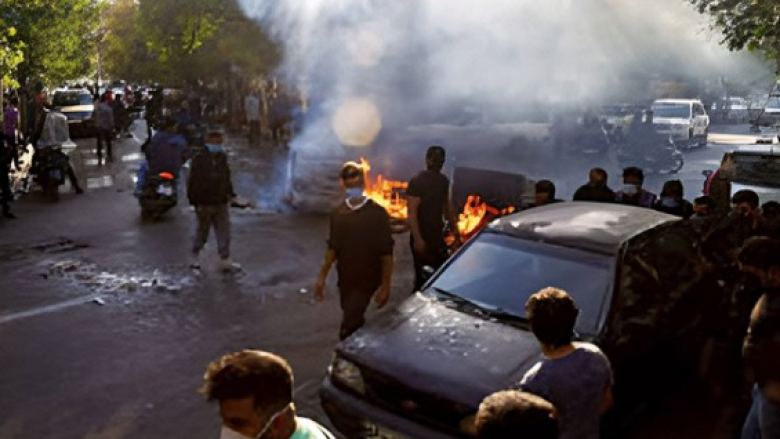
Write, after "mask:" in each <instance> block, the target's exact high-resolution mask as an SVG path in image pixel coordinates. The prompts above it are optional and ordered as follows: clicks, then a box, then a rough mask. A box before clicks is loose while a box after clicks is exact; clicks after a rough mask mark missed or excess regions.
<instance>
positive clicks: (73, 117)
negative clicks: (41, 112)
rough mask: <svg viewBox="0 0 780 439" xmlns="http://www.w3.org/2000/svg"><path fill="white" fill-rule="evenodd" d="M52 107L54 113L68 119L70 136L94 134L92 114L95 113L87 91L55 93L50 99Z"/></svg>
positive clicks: (91, 98) (93, 103)
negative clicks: (56, 112) (58, 113)
mask: <svg viewBox="0 0 780 439" xmlns="http://www.w3.org/2000/svg"><path fill="white" fill-rule="evenodd" d="M52 106H53V107H54V110H55V111H58V112H60V113H62V114H64V115H65V117H67V118H68V125H69V126H70V132H71V134H72V135H76V134H79V135H82V136H89V135H92V134H94V131H95V125H94V120H92V114H93V113H94V111H95V102H94V98H93V96H92V95H91V94H90V93H89V91H87V90H66V91H57V92H56V93H54V97H53V98H52Z"/></svg>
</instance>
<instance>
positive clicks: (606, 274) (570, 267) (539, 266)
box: [430, 232, 613, 335]
mask: <svg viewBox="0 0 780 439" xmlns="http://www.w3.org/2000/svg"><path fill="white" fill-rule="evenodd" d="M611 264H612V258H611V257H607V256H603V255H598V254H594V253H589V252H584V251H578V250H574V249H565V248H562V247H555V246H552V245H546V244H539V243H534V242H530V241H525V240H523V239H520V238H517V237H512V236H508V235H503V234H498V233H489V232H485V233H482V234H480V235H479V236H478V237H477V238H476V239H475V240H474V241H473V242H471V243H470V244H469V247H468V248H467V249H465V251H463V252H461V253H459V254H458V256H457V257H456V258H455V259H454V260H453V261H451V263H450V264H449V265H448V266H447V268H446V269H445V270H444V271H443V272H442V273H441V274H440V275H439V276H438V277H437V278H436V279H435V280H434V282H433V284H432V285H430V286H431V287H432V288H439V289H441V290H444V291H447V292H449V293H453V294H456V295H458V296H460V297H463V298H465V299H468V300H469V301H472V302H475V303H477V304H480V305H483V306H484V307H486V308H489V309H500V310H503V311H506V312H509V313H511V314H514V315H516V316H519V317H525V303H526V301H527V300H528V298H529V297H530V296H531V295H532V294H534V293H535V292H537V291H539V290H541V289H543V288H546V287H556V288H561V289H563V290H565V291H567V292H568V293H569V294H570V295H571V296H572V297H573V298H574V300H575V302H576V303H577V306H579V308H580V310H581V312H580V315H579V318H578V320H577V327H576V329H577V331H578V332H579V333H581V334H587V335H598V333H599V331H600V326H599V322H600V320H601V313H602V308H603V304H604V303H605V301H606V300H607V298H608V296H609V288H610V285H611V284H612V277H613V276H612V269H611Z"/></svg>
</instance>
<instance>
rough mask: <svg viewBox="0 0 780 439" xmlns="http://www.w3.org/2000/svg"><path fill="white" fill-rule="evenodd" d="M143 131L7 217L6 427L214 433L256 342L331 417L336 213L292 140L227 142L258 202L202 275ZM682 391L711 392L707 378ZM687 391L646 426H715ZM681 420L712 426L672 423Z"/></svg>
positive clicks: (86, 147)
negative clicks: (228, 367)
mask: <svg viewBox="0 0 780 439" xmlns="http://www.w3.org/2000/svg"><path fill="white" fill-rule="evenodd" d="M136 133H141V134H140V135H139V134H136V137H134V138H126V139H121V140H119V141H117V143H116V144H115V158H116V159H117V160H116V161H115V163H113V164H110V165H108V166H103V167H99V166H97V155H96V152H95V141H94V139H77V140H76V142H77V144H78V145H79V147H78V149H77V150H76V151H74V152H73V153H72V154H71V157H72V158H73V162H74V165H75V167H76V172H77V174H78V175H79V178H80V180H81V181H82V182H85V183H84V186H85V188H87V192H86V193H85V194H83V195H75V194H73V193H72V192H70V191H69V188H68V187H67V185H66V186H65V187H63V189H62V192H63V193H62V196H61V200H60V202H59V203H51V202H49V201H47V200H45V199H43V197H41V196H40V194H38V193H35V192H33V193H30V194H28V195H26V196H24V197H22V198H21V199H20V200H18V201H17V202H16V203H15V205H14V211H15V212H16V214H17V215H18V217H19V218H18V219H17V220H13V221H8V220H0V271H1V272H2V273H3V274H2V278H0V279H2V284H1V285H2V287H0V291H1V293H0V371H2V379H0V395H2V397H0V438H2V439H16V438H19V439H21V438H30V437H46V438H54V439H60V438H63V439H71V438H72V439H86V438H89V439H94V438H117V439H119V438H158V437H210V436H211V437H215V436H216V435H217V434H218V431H219V424H218V420H217V415H216V408H215V407H214V406H213V405H209V404H207V403H206V402H205V401H204V400H203V398H202V397H201V396H200V395H199V394H198V393H197V389H198V386H199V385H200V379H201V376H202V374H203V372H204V370H205V367H206V365H207V363H208V362H210V361H211V360H213V359H215V358H217V357H218V356H220V355H222V354H224V353H227V352H231V351H235V350H239V349H244V348H258V349H265V350H270V351H274V352H277V353H279V354H281V355H283V356H285V357H287V358H288V359H289V360H290V362H291V364H292V366H293V368H294V369H295V372H296V404H297V407H298V409H299V411H300V412H301V413H302V414H303V415H305V416H311V417H313V418H315V419H317V420H319V421H322V422H325V423H327V420H326V419H325V417H324V415H323V413H322V410H321V408H320V406H319V399H318V396H317V392H318V388H319V383H320V382H321V380H322V378H323V374H324V373H325V368H326V367H327V365H328V363H329V362H330V360H331V355H332V351H333V347H334V346H335V344H336V343H337V332H338V323H339V317H340V314H339V307H338V303H337V300H336V297H335V295H334V293H335V291H336V290H335V279H333V277H332V278H331V280H330V282H331V283H330V285H329V295H328V298H327V300H326V301H325V302H324V303H315V302H314V300H313V293H312V291H313V288H312V283H313V282H314V280H315V277H316V274H317V271H318V269H319V265H320V262H321V259H322V255H323V253H324V250H325V238H326V232H327V217H326V216H325V215H323V214H313V213H312V214H307V213H300V212H294V211H293V210H292V209H291V208H290V206H288V205H287V204H285V202H284V200H283V198H284V194H285V185H286V182H285V181H284V179H283V178H281V177H282V176H284V175H285V174H284V173H285V172H286V171H285V169H286V165H285V163H286V162H285V157H286V151H285V150H283V149H279V148H274V147H271V146H269V145H264V146H259V147H258V146H250V145H248V144H246V142H241V141H234V142H231V143H230V144H229V145H228V146H229V153H230V156H231V163H232V165H233V167H234V169H233V170H234V181H235V186H236V191H237V192H238V193H239V195H241V196H243V197H245V198H247V199H249V200H250V201H251V202H252V203H253V204H254V206H255V208H253V209H244V210H241V209H234V210H233V215H232V219H233V256H234V259H235V260H236V261H237V262H240V263H241V264H242V265H243V266H244V272H243V273H241V274H238V275H223V274H221V273H219V272H218V271H217V270H216V267H215V264H216V259H217V257H216V255H215V253H216V248H215V247H216V246H215V244H214V243H213V241H212V242H210V244H209V245H208V247H207V249H206V253H207V255H206V258H205V259H206V261H205V264H204V270H203V273H201V274H199V275H198V274H195V273H193V272H192V271H191V270H189V269H188V264H189V261H188V259H187V255H188V248H189V239H190V234H191V229H192V220H193V218H192V213H191V211H190V209H189V207H188V206H187V205H186V202H184V201H183V200H180V204H179V206H178V207H177V208H176V209H174V210H172V211H171V212H169V213H168V214H167V215H166V216H165V217H163V219H162V220H160V221H158V222H153V223H149V222H143V221H141V219H140V209H139V207H138V203H137V200H136V199H135V198H134V197H133V195H132V192H133V191H132V189H133V178H132V176H133V172H134V170H135V169H137V167H138V166H139V164H140V160H141V156H140V154H139V144H140V142H139V140H138V138H140V139H143V134H142V133H143V130H142V129H141V127H138V129H137V130H136ZM727 148H729V147H728V146H717V145H711V146H710V147H708V148H704V149H701V150H697V151H692V152H690V153H687V154H686V166H685V168H684V169H683V171H682V173H681V174H680V178H682V179H683V182H684V183H685V184H686V186H687V185H690V187H691V188H692V189H691V192H693V191H694V190H695V191H696V192H698V190H699V188H700V187H701V186H700V185H701V183H702V182H703V177H702V176H701V171H702V170H704V169H712V168H714V167H716V166H717V164H718V163H719V162H720V157H721V155H722V153H723V152H724V151H725V150H727ZM648 183H649V186H650V189H655V190H657V189H660V184H661V183H662V182H660V181H659V182H656V181H652V180H651V181H649V182H648ZM697 185H699V186H697ZM691 192H689V194H690V193H691ZM212 239H213V236H212ZM407 242H408V241H407V237H406V236H405V235H399V236H398V237H397V239H396V246H397V268H396V276H395V278H394V282H393V299H392V300H393V301H392V303H391V306H390V307H389V308H390V309H392V308H393V307H394V306H395V305H397V304H398V303H399V302H400V301H401V300H403V299H404V298H405V297H406V296H407V292H408V291H409V289H410V286H411V282H412V278H411V267H410V266H411V260H410V259H411V258H410V256H409V252H408V249H407ZM372 312H374V311H372ZM383 312H387V311H383ZM369 318H370V317H369ZM681 392H683V391H681ZM681 394H688V395H693V396H689V397H687V398H686V399H684V400H683V401H684V402H685V403H686V404H688V403H690V404H693V405H692V406H691V407H696V405H695V404H699V406H700V407H704V406H705V404H704V403H703V400H702V398H705V397H703V396H702V394H700V393H695V392H694V393H691V392H687V393H685V392H683V393H681ZM677 396H679V395H677ZM672 399H674V401H672ZM680 404H682V403H681V402H680V398H676V397H675V395H670V402H669V403H668V404H667V405H666V406H665V407H666V409H665V410H661V411H660V412H658V413H657V414H656V415H654V417H653V421H652V422H651V424H652V425H651V426H650V427H648V428H646V429H645V431H646V432H651V431H652V432H656V433H658V434H657V435H656V434H653V435H647V434H648V433H645V435H644V436H642V435H640V436H637V437H642V438H644V437H658V436H659V435H661V434H663V435H664V436H666V439H674V438H677V437H680V438H682V437H708V436H702V435H697V434H694V435H691V434H690V431H700V432H701V431H703V430H701V428H703V427H704V426H709V427H710V428H713V427H712V423H711V422H709V420H710V419H711V417H712V416H713V412H712V411H708V410H709V409H706V410H705V409H696V410H693V412H692V413H695V414H696V416H695V418H694V419H693V420H692V419H691V418H686V419H685V420H680V419H679V418H680V415H679V413H681V411H684V410H682V409H681V408H680V407H679V406H680ZM713 410H715V411H716V412H717V410H718V408H717V407H715V408H714V409H713ZM708 417H709V418H708ZM670 422H673V423H680V422H682V423H683V424H685V423H688V424H692V426H696V427H697V428H699V430H696V429H693V430H686V431H688V433H686V435H685V436H682V435H675V434H672V433H671V432H670V431H668V429H667V428H665V426H667V425H669V423H670ZM680 425H681V424H680ZM653 426H655V427H657V428H655V429H653ZM692 428H693V427H692ZM675 431H677V429H675Z"/></svg>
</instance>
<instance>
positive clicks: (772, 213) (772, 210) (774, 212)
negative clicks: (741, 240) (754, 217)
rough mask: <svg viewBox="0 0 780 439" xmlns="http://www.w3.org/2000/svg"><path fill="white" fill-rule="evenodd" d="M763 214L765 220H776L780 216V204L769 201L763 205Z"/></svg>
mask: <svg viewBox="0 0 780 439" xmlns="http://www.w3.org/2000/svg"><path fill="white" fill-rule="evenodd" d="M761 212H762V213H763V215H764V218H776V217H778V216H780V203H778V202H777V201H767V202H766V203H764V204H762V205H761Z"/></svg>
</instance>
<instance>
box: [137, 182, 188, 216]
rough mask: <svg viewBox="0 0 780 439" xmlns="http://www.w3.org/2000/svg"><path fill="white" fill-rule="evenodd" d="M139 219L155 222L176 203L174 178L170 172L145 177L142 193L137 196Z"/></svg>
mask: <svg viewBox="0 0 780 439" xmlns="http://www.w3.org/2000/svg"><path fill="white" fill-rule="evenodd" d="M138 203H139V204H140V205H141V218H143V219H145V220H157V219H159V218H160V217H161V216H162V215H163V214H164V213H165V212H167V211H169V210H171V209H172V208H173V207H174V206H176V204H177V203H178V195H177V193H176V177H175V176H174V175H173V174H171V173H170V172H161V173H159V174H157V175H150V176H148V177H146V182H145V186H144V189H143V191H142V192H141V194H140V195H139V196H138Z"/></svg>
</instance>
